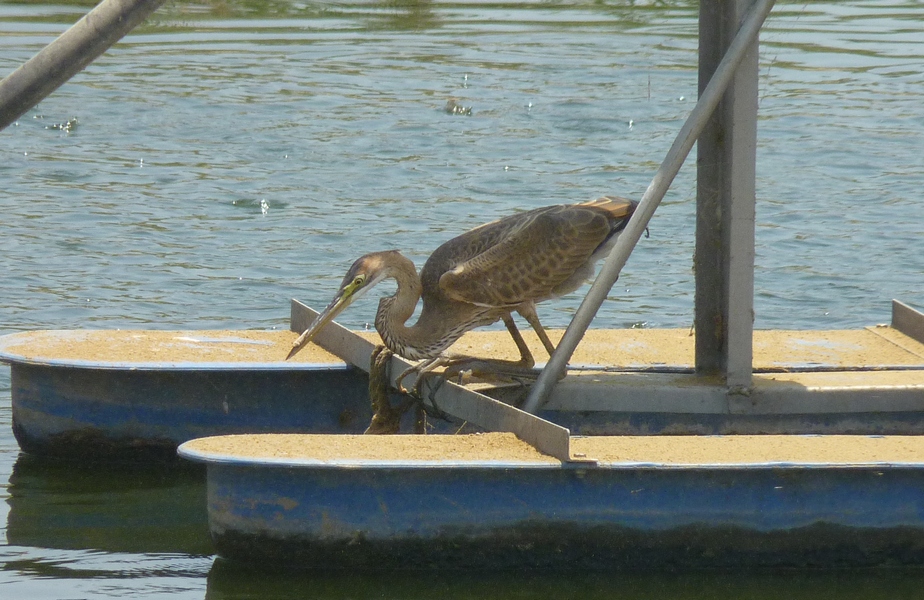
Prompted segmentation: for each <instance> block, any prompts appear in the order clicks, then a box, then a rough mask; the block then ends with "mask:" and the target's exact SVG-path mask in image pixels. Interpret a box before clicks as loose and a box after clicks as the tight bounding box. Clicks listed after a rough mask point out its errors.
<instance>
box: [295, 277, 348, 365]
mask: <svg viewBox="0 0 924 600" xmlns="http://www.w3.org/2000/svg"><path fill="white" fill-rule="evenodd" d="M355 298H356V297H355V296H354V295H353V294H350V293H348V291H347V290H340V292H339V293H338V294H337V296H336V297H335V298H334V299H333V300H332V301H331V303H330V304H328V305H327V308H325V309H324V310H323V311H322V312H321V314H319V315H318V316H317V318H316V319H315V320H314V322H313V323H312V324H311V326H310V327H308V329H306V330H305V332H304V333H303V334H301V335H300V336H298V339H296V340H295V341H294V342H292V350H290V351H289V355H288V356H286V360H289V359H290V358H292V357H293V356H295V355H296V354H297V353H298V351H299V350H301V349H302V348H304V347H305V346H307V345H308V342H310V341H311V340H312V338H314V336H315V335H317V333H318V332H319V331H321V329H323V328H324V326H325V325H327V324H328V323H330V322H331V321H333V320H334V317H336V316H337V315H339V314H340V313H341V312H343V310H344V309H345V308H346V307H347V306H349V305H350V304H351V303H352V302H353V300H354V299H355Z"/></svg>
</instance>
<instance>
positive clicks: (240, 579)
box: [206, 560, 924, 600]
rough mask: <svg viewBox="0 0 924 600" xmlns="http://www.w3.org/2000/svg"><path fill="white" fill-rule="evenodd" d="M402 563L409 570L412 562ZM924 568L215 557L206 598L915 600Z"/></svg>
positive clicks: (923, 577) (923, 578) (923, 574)
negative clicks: (272, 566) (635, 568)
mask: <svg viewBox="0 0 924 600" xmlns="http://www.w3.org/2000/svg"><path fill="white" fill-rule="evenodd" d="M412 567H413V566H412V565H409V568H412ZM922 584H924V572H922V571H920V570H896V571H889V570H874V571H865V572H863V571H860V572H856V571H854V572H845V571H828V572H807V571H801V572H800V571H786V572H763V573H750V574H747V575H744V574H741V573H723V572H703V573H647V574H646V573H612V574H602V573H589V574H587V573H585V574H580V573H577V574H575V573H570V574H569V573H530V572H523V573H517V574H516V575H515V576H511V574H510V573H476V574H472V573H436V574H434V573H413V572H401V573H395V572H387V573H378V574H357V573H349V574H347V573H344V574H329V573H328V574H321V573H302V574H292V573H255V572H250V571H246V570H243V571H242V570H241V569H240V568H237V567H236V566H234V565H230V564H228V563H226V562H225V561H222V560H216V562H215V564H214V565H213V566H212V570H211V572H210V573H209V578H208V593H207V594H206V598H208V599H209V600H243V599H245V598H246V599H251V598H253V599H256V598H278V599H280V600H282V599H288V598H293V599H294V598H309V597H310V598H317V599H318V600H320V599H331V600H333V599H346V598H351V599H355V600H359V599H364V598H369V599H372V598H383V597H389V598H404V599H407V600H412V599H417V598H419V599H421V600H424V599H426V600H432V599H433V598H441V599H447V600H450V599H463V598H465V599H467V598H535V599H542V598H548V599H550V600H551V599H553V598H559V599H560V598H580V599H581V600H612V599H613V598H621V599H625V600H664V599H670V600H702V599H706V598H709V599H712V598H734V599H736V600H779V599H782V598H785V599H787V600H819V599H828V598H830V599H832V600H833V599H837V600H895V599H897V598H908V599H911V598H918V597H919V594H920V590H921V585H922Z"/></svg>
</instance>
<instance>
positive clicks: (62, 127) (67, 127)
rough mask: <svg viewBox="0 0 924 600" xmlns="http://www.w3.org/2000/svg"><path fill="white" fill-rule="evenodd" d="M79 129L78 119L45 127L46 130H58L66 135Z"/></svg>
mask: <svg viewBox="0 0 924 600" xmlns="http://www.w3.org/2000/svg"><path fill="white" fill-rule="evenodd" d="M76 127H77V117H74V118H72V119H68V120H67V121H65V122H63V123H52V124H51V125H45V129H57V130H59V131H63V132H65V133H70V132H71V131H72V130H73V129H75V128H76Z"/></svg>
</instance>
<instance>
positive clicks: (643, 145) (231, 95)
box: [0, 0, 924, 599]
mask: <svg viewBox="0 0 924 600" xmlns="http://www.w3.org/2000/svg"><path fill="white" fill-rule="evenodd" d="M92 4H94V2H91V1H87V2H82V3H55V4H42V3H41V2H30V3H15V4H10V3H5V4H0V72H2V74H6V73H8V72H9V71H11V70H12V69H13V68H15V67H16V66H18V65H19V64H20V63H22V62H23V61H25V60H26V59H27V58H29V56H31V55H32V54H34V53H35V52H36V51H38V50H39V49H40V48H41V47H42V46H44V45H45V44H47V43H48V42H49V41H51V40H52V39H53V38H54V37H55V36H56V35H57V34H59V33H60V32H61V31H62V29H63V28H64V27H65V26H66V25H67V24H70V23H72V22H74V21H75V20H76V19H77V18H78V17H79V16H80V15H81V14H83V13H84V12H85V11H86V9H87V7H89V6H91V5H92ZM697 7H698V3H697V2H695V1H694V0H686V1H680V0H677V1H663V2H639V1H633V0H603V1H600V2H584V3H581V2H565V1H562V2H558V1H551V2H538V1H526V2H516V3H497V2H495V3H483V2H466V1H464V0H463V1H461V2H440V1H436V0H433V1H430V2H413V1H410V0H389V1H382V2H377V1H374V0H368V1H361V0H360V1H350V0H346V1H344V2H337V3H329V2H299V1H295V0H292V1H287V0H274V1H270V2H260V1H251V0H230V1H227V0H221V1H218V0H215V1H208V2H199V3H166V5H165V6H164V8H162V9H161V10H160V11H158V12H157V13H156V14H155V16H154V17H153V18H152V19H151V20H150V21H149V23H147V24H146V25H145V26H143V27H142V28H141V29H140V30H139V31H138V32H137V33H135V34H133V35H132V36H130V37H129V38H127V39H126V40H124V41H123V42H122V43H120V44H117V45H116V46H115V47H114V48H113V49H112V50H110V51H109V52H107V54H106V55H104V56H103V57H101V58H100V59H99V60H98V61H97V62H96V63H94V64H93V65H91V66H90V67H89V68H88V69H86V70H85V71H84V72H82V73H81V74H79V75H78V76H76V77H75V78H74V79H73V80H72V81H71V82H69V83H68V84H66V85H65V86H63V87H62V88H60V89H59V90H58V91H57V92H56V93H55V94H54V95H53V96H51V97H50V98H48V99H47V100H45V101H44V102H43V103H42V104H41V105H40V106H39V107H38V108H36V109H35V110H33V111H31V112H30V113H28V114H27V115H26V116H25V117H23V118H22V119H20V121H19V123H18V124H17V125H16V126H14V127H10V128H9V129H7V130H5V131H3V132H2V133H0V179H2V181H3V185H0V215H2V216H0V254H2V255H3V257H4V268H3V269H2V270H0V289H2V290H3V301H2V303H0V333H9V332H11V331H20V330H29V329H47V328H87V327H104V328H114V327H140V328H154V329H169V328H177V329H204V328H221V329H228V328H230V329H234V328H272V327H287V321H288V301H289V298H291V297H293V296H295V297H298V298H299V299H301V300H303V301H305V302H307V303H308V304H310V305H314V306H323V305H324V304H325V303H326V302H327V301H328V299H329V297H330V295H331V293H332V291H333V290H334V289H335V288H336V286H337V284H338V283H339V280H340V278H341V277H342V274H343V272H344V271H345V269H346V268H347V267H348V266H349V264H350V263H351V262H352V261H353V260H354V259H355V257H356V256H357V255H358V254H361V253H363V252H366V251H371V250H381V249H389V248H400V249H402V250H403V251H404V252H405V253H406V254H407V255H408V256H409V257H410V258H412V259H413V260H415V261H416V262H417V263H418V264H422V262H423V260H424V259H425V257H426V256H427V255H428V254H429V252H430V251H432V249H433V248H435V247H436V246H437V245H438V244H439V243H440V242H442V241H444V240H446V239H448V238H450V237H452V236H453V235H456V234H458V233H460V232H461V231H464V230H466V229H468V228H470V227H473V226H475V225H478V224H480V223H483V222H485V221H487V220H490V219H492V218H495V217H498V216H500V215H503V214H508V213H510V212H513V211H515V210H519V209H522V208H529V207H533V206H538V205H542V204H550V203H557V202H576V201H582V200H588V199H591V198H594V197H596V196H599V195H602V194H618V195H625V196H630V197H635V198H638V197H640V196H641V194H642V192H643V191H644V190H645V188H646V186H647V185H648V183H649V180H650V177H651V175H652V174H653V172H654V171H655V169H656V168H657V165H658V163H659V162H660V161H661V159H662V157H663V155H664V153H665V151H666V150H667V148H668V147H669V146H670V143H671V142H672V140H673V138H674V136H675V134H676V133H677V130H678V129H679V127H680V125H681V123H682V121H683V119H684V118H685V117H686V115H687V114H688V112H689V111H690V109H691V107H692V105H693V99H694V97H695V93H696V73H695V67H696V48H697V39H696V12H697ZM921 39H922V38H921V27H920V3H918V2H915V1H913V0H889V1H884V0H882V1H880V0H873V1H867V2H845V1H843V0H829V1H819V2H811V3H806V2H781V3H779V4H778V6H777V7H776V8H775V9H774V12H773V14H772V15H771V18H770V20H769V22H768V24H767V26H766V27H765V30H764V32H763V34H762V56H761V64H760V86H761V87H760V94H761V96H760V117H759V118H760V120H759V146H758V161H759V162H758V196H759V204H758V231H757V242H758V247H757V254H758V256H757V272H756V324H757V326H758V327H763V328H813V329H814V328H845V327H859V326H865V325H870V324H873V323H877V322H884V321H887V320H888V318H889V317H888V311H889V300H891V298H893V297H897V298H899V299H902V300H905V301H907V302H910V303H912V304H916V305H917V306H924V288H922V286H921V273H922V272H924V247H922V244H924V236H922V235H921V228H922V226H921V223H922V222H924V205H922V203H921V201H920V190H921V189H922V188H924V153H922V152H921V147H922V144H921V141H922V134H924V111H922V110H921V98H922V97H924V72H922V70H921V68H920V66H921V64H922V63H924V47H922V45H921ZM450 98H453V99H455V101H456V102H457V103H458V105H459V106H463V107H466V108H468V107H470V108H471V109H472V110H471V115H461V114H451V112H450V113H447V112H446V111H445V107H446V105H447V101H448V100H449V99H450ZM74 118H76V123H78V125H77V126H76V127H67V128H61V127H60V125H61V124H66V123H68V122H69V121H72V120H73V119H74ZM55 125H59V126H58V127H56V126H55ZM693 174H694V173H693V169H692V166H691V165H688V166H687V167H685V168H684V169H683V170H682V171H681V173H680V175H679V176H678V178H677V180H676V181H675V182H674V185H673V188H672V190H671V192H670V193H669V194H668V196H667V197H666V199H665V201H664V204H663V205H662V207H661V208H660V209H659V211H658V214H657V215H656V216H655V218H654V220H653V222H652V225H651V237H650V238H646V239H643V240H642V242H641V245H640V247H639V250H638V251H637V252H636V253H635V254H634V255H633V256H632V258H631V259H630V261H629V263H628V265H627V267H626V270H625V272H624V273H623V275H622V276H621V278H620V281H619V283H618V285H617V286H616V287H615V288H614V290H613V293H612V295H611V298H610V301H608V302H607V303H606V304H605V305H604V307H603V309H602V311H601V313H600V315H599V316H598V318H597V320H596V321H595V323H594V326H596V327H630V326H647V327H685V328H689V326H690V323H691V320H692V293H693V274H692V271H691V264H692V253H693V237H692V235H693V232H692V222H693V210H694V207H693V203H694V198H695V188H694V181H693ZM376 301H377V300H376V298H375V297H372V296H370V297H367V298H364V299H363V301H361V302H359V303H357V305H356V306H355V307H353V308H352V309H351V310H350V311H348V312H347V313H345V314H344V315H343V322H344V323H345V324H346V325H349V326H351V327H359V328H361V327H363V326H364V325H365V324H366V323H367V322H369V321H371V318H372V315H373V314H374V310H375V303H376ZM579 302H580V295H578V294H575V295H572V296H571V297H569V298H564V299H562V300H560V301H556V302H553V303H547V304H545V305H543V306H541V307H540V314H541V316H542V318H543V321H544V322H545V323H546V324H547V325H548V326H551V327H561V326H564V325H566V324H567V322H568V320H569V318H570V316H571V315H572V314H573V311H574V310H575V309H576V307H577V305H578V304H579ZM9 389H10V381H9V371H8V370H7V369H5V368H2V369H0V468H2V474H0V480H3V479H5V478H6V477H7V476H8V477H9V479H10V484H9V486H8V487H7V489H6V494H7V495H8V497H7V498H6V500H7V502H6V504H5V505H4V506H3V507H4V508H6V509H7V510H8V517H7V519H6V530H5V532H6V545H3V546H0V562H2V563H3V564H4V565H5V569H4V570H3V571H2V572H0V590H3V591H2V592H0V593H2V594H3V596H4V597H7V596H9V597H49V598H55V597H58V598H60V597H67V598H71V597H98V596H100V595H102V594H109V595H116V596H118V595H123V596H126V597H128V596H130V597H134V598H153V597H163V598H167V597H170V598H171V599H176V598H202V596H203V594H205V593H206V589H205V588H206V575H207V574H209V570H210V569H212V572H211V574H210V575H208V577H209V579H208V591H207V594H208V596H209V597H214V598H222V597H228V598H263V597H273V596H276V597H281V598H296V597H305V596H309V595H313V596H322V597H323V596H331V597H367V596H368V597H372V596H375V597H382V596H399V595H400V596H410V597H416V596H424V595H426V596H429V597H433V596H449V597H452V596H459V597H468V596H471V597H474V596H478V597H484V596H492V597H519V596H526V595H529V596H542V595H549V596H551V595H552V594H555V595H556V596H572V597H576V596H579V595H580V596H586V597H591V598H593V597H603V596H604V595H606V596H607V597H613V596H619V597H630V598H631V597H636V598H646V597H655V596H657V597H659V598H660V597H671V596H674V597H680V598H684V597H686V598H701V597H710V598H711V597H720V598H733V597H734V598H737V597H744V598H763V597H768V598H769V597H774V598H775V597H781V596H783V597H794V598H800V597H805V598H808V597H810V596H811V597H837V598H879V597H884V596H885V594H886V593H887V592H888V593H889V594H890V595H889V597H899V596H907V597H911V596H912V595H914V594H916V593H917V591H918V590H919V589H920V584H921V583H922V582H921V581H920V574H918V573H912V574H908V573H907V572H900V573H895V572H891V571H885V572H882V571H877V572H874V573H860V574H857V573H837V574H806V573H798V574H791V573H790V574H784V575H774V574H766V575H756V576H743V575H741V574H735V575H728V576H724V575H723V576H712V575H691V576H612V577H605V576H598V575H593V576H567V577H544V576H538V575H537V576H529V577H516V578H507V577H494V576H491V577H484V578H481V577H470V576H455V575H453V576H445V577H443V576H440V577H436V576H421V577H417V576H413V575H408V576H404V575H395V574H389V575H387V576H384V577H357V576H355V575H353V574H351V575H349V576H346V577H340V576H330V577H328V576H306V575H277V576H272V577H270V576H264V575H258V574H249V573H241V572H239V571H236V570H235V569H228V568H225V567H223V566H222V563H221V562H220V561H219V562H218V563H216V564H215V565H214V568H213V566H212V560H213V559H212V557H211V556H210V553H211V549H210V546H209V541H208V537H207V534H206V531H205V525H204V523H205V516H204V502H203V501H202V494H203V490H202V486H201V483H200V482H199V480H198V479H197V478H196V477H195V476H192V477H189V476H187V475H174V474H170V473H163V472H161V473H136V472H133V471H131V470H124V469H122V470H119V469H110V468H108V467H107V468H105V469H103V470H102V471H97V472H94V471H93V470H84V469H74V468H72V467H69V466H60V465H54V464H42V463H33V462H31V461H29V460H27V459H22V460H20V461H18V462H17V461H16V456H17V449H16V445H15V441H14V440H13V437H12V434H11V432H10V419H11V416H10V410H9V398H10V396H9ZM14 462H17V464H16V467H15V471H14V469H13V463H14ZM203 555H206V556H203Z"/></svg>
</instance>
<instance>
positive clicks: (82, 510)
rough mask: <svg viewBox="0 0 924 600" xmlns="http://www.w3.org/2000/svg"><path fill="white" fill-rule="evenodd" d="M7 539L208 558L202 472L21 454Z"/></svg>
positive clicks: (14, 478) (12, 482)
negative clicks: (81, 462)
mask: <svg viewBox="0 0 924 600" xmlns="http://www.w3.org/2000/svg"><path fill="white" fill-rule="evenodd" d="M7 492H8V493H9V497H8V498H7V499H6V501H7V503H8V504H9V514H8V516H7V523H6V538H7V542H8V543H9V544H11V545H15V546H35V547H39V548H58V549H72V550H94V551H101V552H115V553H132V552H137V553H173V554H198V555H206V556H208V555H211V554H212V552H213V550H212V546H211V540H210V538H209V533H208V524H207V514H206V505H205V483H204V473H203V472H202V470H200V469H194V468H192V467H189V468H188V469H183V468H181V467H180V466H172V467H168V466H150V467H149V466H145V465H119V464H110V465H105V466H80V465H75V464H73V463H69V462H66V461H52V460H44V459H39V458H36V457H30V456H27V455H21V456H20V457H19V459H18V460H17V461H16V464H15V465H14V467H13V472H12V474H11V475H10V482H9V487H8V488H7Z"/></svg>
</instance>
